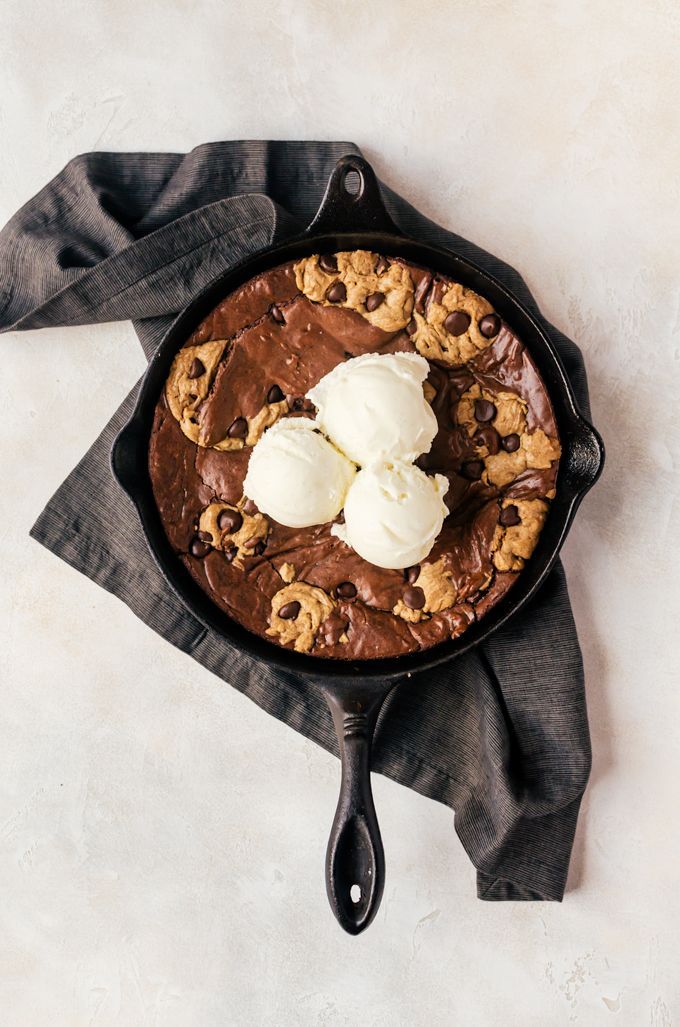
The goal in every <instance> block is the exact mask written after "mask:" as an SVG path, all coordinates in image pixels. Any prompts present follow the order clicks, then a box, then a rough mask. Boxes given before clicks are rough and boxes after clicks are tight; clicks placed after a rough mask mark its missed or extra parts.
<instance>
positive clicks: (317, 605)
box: [267, 581, 336, 653]
mask: <svg viewBox="0 0 680 1027" xmlns="http://www.w3.org/2000/svg"><path fill="white" fill-rule="evenodd" d="M289 603H299V607H300V608H299V611H298V612H297V614H296V615H295V616H294V617H289V618H286V617H280V616H279V610H281V609H283V607H286V606H288V604H289ZM335 606H336V604H335V602H334V600H333V599H331V597H330V596H329V595H328V594H327V593H326V592H324V590H323V589H322V588H317V587H316V585H309V584H308V583H307V582H306V581H292V582H291V583H290V584H289V585H286V586H285V587H284V588H282V589H281V590H280V591H279V592H277V593H276V594H275V595H274V596H273V597H272V610H271V614H270V617H269V627H268V628H267V634H268V635H272V636H273V637H275V638H276V639H277V641H278V642H279V643H280V644H281V645H288V644H289V643H290V642H292V643H293V648H294V649H295V651H296V652H298V653H308V652H310V651H311V649H312V647H313V646H314V642H315V640H316V635H317V632H318V630H319V628H320V626H321V625H322V624H323V622H324V621H325V620H326V619H327V618H328V617H329V616H330V614H331V613H332V612H333V610H334V609H335Z"/></svg>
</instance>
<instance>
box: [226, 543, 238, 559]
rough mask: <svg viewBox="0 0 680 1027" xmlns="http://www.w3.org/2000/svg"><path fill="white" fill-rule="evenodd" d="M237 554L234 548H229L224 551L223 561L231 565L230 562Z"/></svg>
mask: <svg viewBox="0 0 680 1027" xmlns="http://www.w3.org/2000/svg"><path fill="white" fill-rule="evenodd" d="M237 553H238V549H237V547H236V546H229V548H228V549H225V550H224V559H225V560H226V561H227V563H231V561H232V560H233V559H234V557H235V556H236V554H237Z"/></svg>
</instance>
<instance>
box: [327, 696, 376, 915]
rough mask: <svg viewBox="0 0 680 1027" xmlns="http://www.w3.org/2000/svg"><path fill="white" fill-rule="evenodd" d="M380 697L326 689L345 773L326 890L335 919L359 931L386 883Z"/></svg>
mask: <svg viewBox="0 0 680 1027" xmlns="http://www.w3.org/2000/svg"><path fill="white" fill-rule="evenodd" d="M390 687H391V686H387V687H386V688H385V690H384V691H383V692H381V693H380V694H379V695H378V696H377V697H376V696H375V693H374V694H373V695H372V696H371V697H370V698H363V697H359V698H357V692H356V690H354V691H353V695H352V696H351V697H349V696H343V697H338V696H337V695H335V694H333V693H331V692H328V691H327V692H326V693H325V694H326V701H327V702H328V705H329V707H330V710H331V713H332V715H333V724H334V726H335V733H336V735H337V737H338V743H339V745H340V756H341V759H342V778H341V783H340V796H339V798H338V806H337V809H336V811H335V819H334V820H333V826H332V828H331V834H330V838H329V840H328V849H327V851H326V892H327V894H328V901H329V902H330V905H331V909H332V910H333V913H334V915H335V918H336V920H337V921H338V923H339V924H340V926H341V927H342V928H344V930H345V931H347V932H348V934H359V933H360V932H361V931H363V930H365V928H366V927H368V925H369V924H370V923H371V921H372V920H373V917H374V916H375V914H376V913H377V912H378V907H379V905H380V900H381V899H382V894H383V890H384V887H385V855H384V852H383V845H382V839H381V837H380V828H379V826H378V818H377V817H376V813H375V806H374V804H373V794H372V792H371V770H370V755H371V741H372V738H373V732H374V730H375V725H376V721H377V719H378V714H379V712H380V708H381V706H382V704H383V702H384V701H385V698H386V696H387V694H388V692H389V691H390Z"/></svg>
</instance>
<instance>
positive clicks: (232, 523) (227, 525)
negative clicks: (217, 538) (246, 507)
mask: <svg viewBox="0 0 680 1027" xmlns="http://www.w3.org/2000/svg"><path fill="white" fill-rule="evenodd" d="M242 524H243V517H242V516H241V514H240V513H239V512H238V510H223V511H222V513H221V514H220V515H219V517H218V518H217V527H218V528H219V529H220V531H228V532H234V531H238V529H239V528H240V527H241V525H242Z"/></svg>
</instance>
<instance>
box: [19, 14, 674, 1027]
mask: <svg viewBox="0 0 680 1027" xmlns="http://www.w3.org/2000/svg"><path fill="white" fill-rule="evenodd" d="M679 49H680V9H679V8H678V5H677V2H676V0H645V2H644V3H640V2H639V0H623V2H622V0H608V2H606V0H604V2H603V0H599V2H598V0H589V2H586V0H561V2H557V3H540V2H536V0H534V2H525V3H516V4H512V3H510V2H509V0H506V2H498V3H494V2H491V0H486V2H479V0H469V2H461V0H458V2H454V3H445V2H433V0H419V2H418V3H413V4H411V3H405V2H404V3H400V2H395V3H393V4H392V5H391V6H389V5H385V4H380V5H379V4H377V3H375V4H371V3H369V2H359V0H349V2H348V0H335V2H329V0H317V2H312V0H306V2H300V0H297V2H296V0H280V2H266V3H264V2H256V0H241V2H239V3H235V2H226V3H225V2H217V0H214V2H209V0H184V2H175V3H160V2H157V0H147V2H145V3H138V2H136V0H130V2H125V3H124V2H118V3H116V2H114V0H108V2H102V0H93V2H91V3H87V2H85V0H81V2H78V0H59V2H58V3H56V2H53V0H21V2H19V0H10V2H8V0H0V221H1V222H4V221H5V220H6V219H7V218H9V216H10V215H11V214H12V213H13V211H14V210H15V209H16V208H17V207H18V206H19V205H20V204H22V203H23V202H24V201H26V200H27V199H28V198H29V197H30V196H31V195H32V194H33V193H34V192H35V191H36V190H37V189H39V188H40V187H41V186H42V185H43V184H44V183H45V181H46V180H47V179H48V178H50V177H51V176H52V175H53V174H55V173H56V172H58V171H59V170H60V168H61V167H62V165H63V164H64V163H65V162H66V161H67V160H68V159H69V158H70V157H72V156H73V155H74V154H76V153H78V152H81V151H85V150H91V149H96V148H106V149H114V150H115V149H153V148H155V149H172V150H182V151H183V150H186V149H189V148H191V147H192V146H194V145H196V144H198V143H201V142H204V141H207V140H214V139H229V138H239V137H279V138H282V137H288V138H302V137H309V138H320V137H321V138H323V137H326V138H338V139H342V138H346V139H352V140H354V141H356V142H357V143H358V144H360V145H361V146H362V147H363V148H364V151H365V153H366V155H367V156H368V157H369V159H371V160H373V161H374V163H375V166H376V168H377V170H378V172H379V174H380V175H381V176H382V177H383V178H384V179H385V180H386V181H388V182H389V183H390V184H391V185H392V186H394V187H395V188H396V189H398V190H399V191H401V192H402V193H403V194H404V195H405V196H407V197H408V198H410V199H411V200H412V201H413V202H415V203H416V204H417V205H418V206H419V207H420V208H421V209H422V210H424V211H425V212H426V213H427V214H429V215H430V216H432V217H434V218H435V219H437V220H438V221H441V222H442V223H443V224H445V225H447V226H450V227H451V228H454V229H455V230H457V231H459V232H461V233H462V234H463V235H467V236H469V237H471V238H473V239H474V240H476V241H477V242H478V243H480V244H481V245H482V246H486V247H488V248H489V249H491V250H492V251H494V252H496V253H498V254H499V255H500V256H502V257H504V258H505V259H506V260H508V261H510V262H511V263H514V264H515V265H517V266H518V267H519V268H520V269H521V270H522V272H523V273H524V275H525V277H526V279H527V281H528V283H529V284H530V286H531V288H532V289H533V290H534V292H535V294H536V296H537V298H538V300H539V302H540V304H541V306H542V308H543V310H544V311H545V313H546V314H547V315H548V316H549V317H550V318H551V319H552V320H553V321H554V323H555V324H557V325H558V326H559V327H560V328H562V329H563V330H564V331H565V332H567V333H568V334H571V335H573V336H574V337H575V338H576V339H577V340H578V342H579V343H580V345H581V346H582V347H583V349H584V351H585V354H586V359H587V362H588V368H589V372H590V380H591V388H592V400H593V411H594V418H595V421H596V423H597V424H598V426H599V427H600V428H601V430H602V432H603V434H604V437H605V441H606V443H607V446H608V465H607V469H606V473H605V476H604V478H603V480H602V481H601V483H600V485H599V486H598V488H597V489H596V490H595V492H594V493H593V494H592V496H591V497H590V498H589V499H588V500H587V502H586V503H585V505H584V507H583V508H582V511H581V514H580V516H579V518H578V522H577V525H576V527H575V529H574V531H573V533H572V535H571V537H570V540H569V543H568V545H567V549H566V555H565V559H566V563H567V566H568V571H569V579H570V585H571V591H572V596H573V601H574V608H575V614H576V618H577V621H578V625H579V629H580V632H581V638H582V642H583V649H584V656H585V662H586V668H587V673H588V698H589V704H590V716H591V724H592V734H593V742H594V748H595V762H594V772H593V777H592V783H591V786H590V788H589V791H588V793H587V796H586V800H585V803H584V807H583V813H582V816H581V820H580V823H579V829H578V837H577V841H576V848H575V853H574V859H573V863H572V871H571V875H570V889H571V890H570V892H569V893H568V895H567V898H566V901H565V902H564V903H563V904H562V905H561V906H557V905H545V904H527V905H522V904H514V905H512V904H511V905H491V904H485V903H481V902H478V901H477V900H476V899H475V897H474V875H473V871H472V868H471V866H470V865H469V863H468V861H467V859H466V857H465V855H464V853H463V851H462V849H461V847H460V845H459V843H458V841H457V839H456V837H455V835H454V831H453V825H452V816H451V814H450V812H449V811H447V810H446V809H445V808H443V807H441V806H437V805H435V804H434V803H432V802H429V801H427V800H426V799H423V798H421V797H419V796H417V795H414V794H411V793H409V792H408V791H407V790H406V789H403V788H400V787H398V786H397V785H394V784H392V783H390V782H387V781H385V780H383V779H377V780H375V782H374V784H375V791H376V800H377V804H378V808H379V814H380V818H381V822H382V828H383V835H384V841H385V848H386V851H387V857H388V883H387V889H386V894H385V899H384V902H383V906H382V909H381V912H380V913H379V916H378V919H377V921H376V923H375V924H374V925H373V926H372V927H371V928H370V930H369V931H368V932H367V933H366V934H365V935H363V936H362V937H360V938H358V939H351V938H349V937H346V936H345V935H344V934H343V933H342V932H341V931H340V929H339V928H337V927H336V925H335V922H334V921H333V919H332V918H331V914H330V912H329V910H328V908H327V905H326V899H325V894H324V887H323V878H322V866H323V854H324V848H325V843H326V834H327V830H328V827H329V824H330V820H331V817H332V813H333V808H334V804H335V798H336V787H337V771H338V767H337V765H336V763H335V761H334V760H333V759H332V758H331V757H330V756H328V755H326V754H325V753H323V752H321V751H319V750H318V749H317V748H315V747H314V746H313V745H312V744H311V743H308V742H306V741H303V740H302V739H301V738H300V737H298V736H297V735H296V734H294V733H293V732H292V731H291V730H289V729H288V728H285V727H283V726H282V725H280V724H278V723H276V722H275V721H273V720H271V719H268V718H267V717H266V716H265V715H264V714H262V713H261V712H259V711H258V710H257V709H256V708H255V707H254V706H252V705H251V704H250V703H249V702H248V701H247V700H246V699H244V698H242V697H241V696H240V695H238V694H236V693H235V692H233V691H232V690H230V689H229V688H228V687H226V686H223V685H221V684H220V683H219V682H218V681H217V680H216V679H215V678H213V677H211V676H210V675H209V674H208V673H207V672H205V671H203V670H201V669H200V668H199V667H198V666H196V665H195V664H194V663H193V662H192V661H191V660H190V659H189V658H188V657H185V656H183V655H181V654H180V653H178V652H175V651H173V649H171V648H170V646H168V645H166V644H165V643H163V642H162V641H160V640H159V639H158V638H157V637H156V636H155V635H154V634H152V633H151V632H150V631H149V630H148V629H146V628H145V627H143V626H142V624H141V623H139V622H138V621H136V620H135V618H134V617H133V616H132V614H130V613H129V612H128V611H127V609H126V608H125V607H124V606H123V605H122V604H120V603H118V602H117V601H116V600H114V599H113V598H111V597H110V596H108V595H107V594H105V593H104V592H102V591H101V590H100V589H98V588H96V587H95V586H94V585H93V584H91V583H90V582H88V581H87V580H86V579H85V578H83V577H80V576H79V575H78V574H76V573H75V572H74V571H72V570H70V569H69V568H68V567H66V566H65V565H64V564H62V563H60V562H59V561H58V560H57V559H56V558H55V557H53V556H51V555H50V554H49V553H47V552H46V551H44V550H43V549H41V547H40V546H38V545H37V544H36V543H33V542H32V541H30V540H29V539H28V538H27V532H28V529H29V527H30V525H31V524H32V523H33V520H34V519H35V517H36V516H37V514H38V513H39V512H40V510H41V509H42V506H43V504H44V503H45V502H46V500H47V499H48V498H49V496H50V495H51V494H52V492H53V491H54V489H55V488H56V487H57V486H58V485H59V483H60V482H61V480H62V479H63V478H64V476H65V475H66V473H67V472H68V471H69V470H70V469H71V467H72V466H73V465H74V463H75V462H76V461H77V460H78V459H79V458H80V456H81V454H82V453H83V451H84V450H85V449H86V448H87V446H88V444H89V442H90V440H91V439H92V438H93V437H94V436H95V435H96V434H97V433H98V431H99V430H100V428H101V427H102V425H103V424H104V423H105V422H106V421H107V419H108V417H109V415H110V413H111V411H112V410H113V409H114V408H115V406H116V405H117V404H118V402H119V401H120V400H121V399H122V397H123V396H124V394H125V393H126V391H127V390H128V388H129V386H130V385H131V384H132V383H133V382H134V381H135V379H136V378H137V376H138V375H139V374H140V373H141V371H142V369H143V359H142V354H141V350H140V347H139V345H138V343H137V342H136V340H135V338H134V336H133V333H132V330H131V329H130V327H129V326H128V325H125V324H114V325H106V326H102V327H97V328H78V329H71V330H62V331H44V332H40V333H28V334H25V335H21V336H20V335H13V336H7V337H4V338H3V339H2V340H0V348H1V353H2V364H1V368H2V370H1V372H0V409H1V410H2V422H3V424H2V435H1V438H2V442H1V446H2V448H1V450H0V458H1V466H0V476H1V482H2V488H1V489H0V539H1V554H0V556H1V559H2V578H1V580H2V587H1V588H0V602H1V608H0V633H1V634H0V642H1V644H0V661H1V664H0V677H1V681H2V693H1V695H0V723H1V731H2V739H0V752H1V754H2V755H1V756H0V1023H1V1024H2V1027H81V1025H82V1027H85V1025H98V1027H101V1025H114V1024H115V1025H116V1027H136V1025H149V1027H151V1025H153V1027H223V1025H238V1027H241V1025H243V1027H251V1025H256V1027H260V1025H262V1027H288V1025H298V1024H300V1025H319V1027H321V1025H323V1027H340V1025H351V1027H354V1025H362V1027H401V1025H405V1027H421V1025H422V1027H440V1025H441V1027H449V1025H454V1024H455V1025H459V1024H460V1025H465V1027H477V1025H482V1027H487V1025H488V1027H496V1025H498V1027H534V1025H536V1027H553V1025H554V1027H561V1025H568V1024H580V1025H583V1027H599V1025H608V1024H611V1025H612V1027H622V1025H626V1027H628V1025H630V1027H646V1025H649V1027H671V1025H672V1024H678V1023H680V972H679V970H678V956H679V954H680V928H679V926H678V925H679V922H680V883H679V880H678V877H679V873H680V860H679V855H680V851H679V849H680V845H679V841H680V838H679V826H678V777H679V776H680V759H679V749H680V745H679V742H678V728H679V724H680V702H679V699H678V695H679V692H680V688H679V682H678V656H679V654H680V644H679V642H678V634H679V632H680V626H679V612H680V611H679V603H678V599H679V598H680V593H679V590H678V560H677V549H678V538H677V534H678V477H677V475H678V455H679V447H678V433H679V431H680V423H679V418H678V400H677V397H678V394H679V390H680V381H679V375H678V368H679V367H680V362H679V360H680V203H679V201H680V195H679V193H680V189H679V182H680V123H679V114H678V110H679V103H680V74H679V72H678V67H679V63H680V62H679V61H678V52H679ZM237 721H238V726H237Z"/></svg>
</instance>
